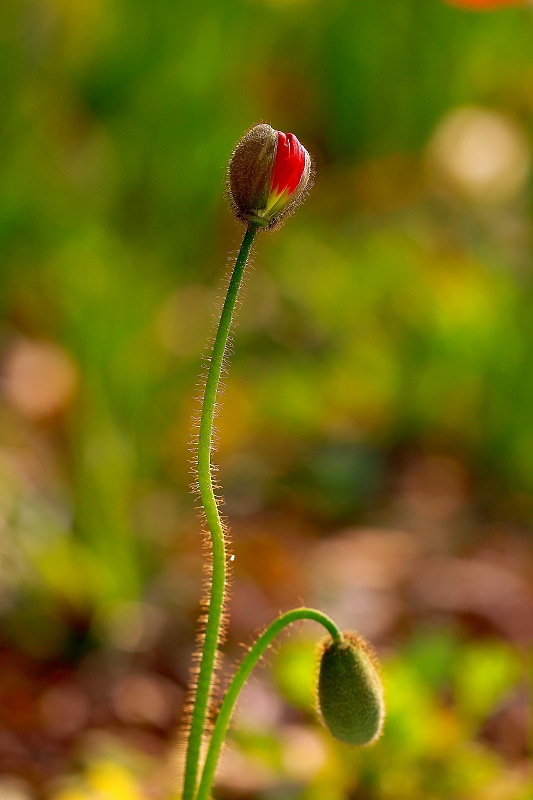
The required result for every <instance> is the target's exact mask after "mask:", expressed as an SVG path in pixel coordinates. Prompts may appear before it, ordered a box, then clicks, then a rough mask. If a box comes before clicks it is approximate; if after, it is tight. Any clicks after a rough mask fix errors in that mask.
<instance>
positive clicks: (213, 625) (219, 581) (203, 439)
mask: <svg viewBox="0 0 533 800" xmlns="http://www.w3.org/2000/svg"><path fill="white" fill-rule="evenodd" d="M257 228H258V226H257V225H255V224H253V223H250V224H249V226H248V228H247V230H246V233H245V234H244V239H243V241H242V245H241V249H240V250H239V254H238V256H237V260H236V261H235V266H234V268H233V273H232V275H231V279H230V282H229V286H228V291H227V294H226V299H225V301H224V305H223V307H222V313H221V315H220V322H219V324H218V329H217V333H216V336H215V343H214V345H213V352H212V355H211V360H210V363H209V370H208V373H207V380H206V384H205V392H204V400H203V404H202V414H201V417H200V432H199V436H198V485H199V489H200V497H201V499H202V505H203V508H204V512H205V518H206V521H207V526H208V528H209V533H210V535H211V546H212V561H211V565H212V573H211V595H210V598H209V608H208V612H207V622H206V626H205V632H204V640H203V647H202V655H201V660H200V667H199V671H198V679H197V683H196V696H195V700H194V705H193V710H192V715H191V720H190V727H189V739H188V745H187V756H186V762H185V777H184V784H183V800H194V797H195V792H196V783H197V776H198V766H199V761H200V753H201V749H202V744H203V739H204V731H205V727H206V721H207V713H208V709H209V703H210V700H211V695H212V690H213V681H214V670H215V664H216V656H217V651H218V646H219V643H220V639H221V628H222V619H223V614H224V605H225V597H226V583H227V558H226V542H225V536H224V525H223V523H222V520H221V519H220V514H219V511H218V504H217V500H216V497H215V492H214V488H213V476H212V464H211V450H212V439H213V420H214V415H215V406H216V399H217V393H218V388H219V383H220V375H221V372H222V364H223V362H224V355H225V352H226V348H227V345H228V336H229V332H230V328H231V321H232V319H233V314H234V312H235V304H236V302H237V297H238V295H239V289H240V286H241V282H242V277H243V275H244V269H245V267H246V262H247V261H248V256H249V254H250V249H251V247H252V242H253V240H254V237H255V234H256V233H257Z"/></svg>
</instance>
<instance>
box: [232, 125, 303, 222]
mask: <svg viewBox="0 0 533 800" xmlns="http://www.w3.org/2000/svg"><path fill="white" fill-rule="evenodd" d="M310 174H311V157H310V155H309V153H308V152H307V150H306V149H305V147H303V146H302V145H301V144H300V142H299V141H298V139H297V138H296V136H295V135H294V134H293V133H283V132H282V131H276V130H274V128H272V127H271V126H270V125H267V124H266V123H261V124H259V125H254V127H253V128H250V130H249V131H248V132H247V133H245V135H244V136H243V138H242V139H241V140H240V141H239V142H238V144H237V146H236V147H235V150H234V151H233V154H232V156H231V159H230V162H229V168H228V190H229V195H230V199H231V203H232V206H233V210H234V212H235V214H236V216H237V217H238V219H240V220H242V221H243V222H254V223H256V224H258V225H260V226H261V227H263V228H270V229H272V228H274V227H276V226H277V225H278V224H279V223H280V222H281V220H282V219H283V218H285V217H286V216H287V215H288V214H290V213H291V212H292V211H293V210H294V209H295V208H296V206H297V205H298V203H299V202H300V201H301V200H302V199H303V197H304V195H305V192H306V189H308V188H309V179H310Z"/></svg>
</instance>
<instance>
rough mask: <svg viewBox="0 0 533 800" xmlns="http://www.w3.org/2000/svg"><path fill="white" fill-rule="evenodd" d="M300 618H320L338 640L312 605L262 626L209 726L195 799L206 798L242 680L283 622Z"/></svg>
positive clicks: (338, 635) (328, 621)
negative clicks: (208, 735) (212, 722)
mask: <svg viewBox="0 0 533 800" xmlns="http://www.w3.org/2000/svg"><path fill="white" fill-rule="evenodd" d="M300 619H311V620H314V621H315V622H320V623H321V625H323V626H324V627H325V628H326V629H327V630H328V631H329V633H330V634H331V636H332V638H333V639H334V641H341V640H342V634H341V632H340V631H339V629H338V628H337V626H336V625H335V623H334V622H333V620H332V619H330V618H329V617H328V616H326V614H323V613H322V612H321V611H316V610H315V609H313V608H296V609H294V610H293V611H287V612H286V613H285V614H282V615H281V616H280V617H278V619H276V620H275V621H274V622H273V623H272V624H271V625H270V626H269V627H268V628H267V629H266V631H265V632H264V633H263V634H262V635H261V636H260V637H259V639H258V640H257V641H256V642H255V644H254V645H252V647H251V648H250V650H249V651H248V653H247V654H246V656H245V657H244V659H243V661H242V662H241V665H240V667H239V668H238V670H237V672H236V673H235V675H234V677H233V680H232V681H231V683H230V685H229V687H228V689H227V691H226V694H225V695H224V699H223V701H222V704H221V706H220V710H219V712H218V716H217V720H216V722H215V726H214V728H213V733H212V734H211V741H210V743H209V750H208V752H207V757H206V760H205V765H204V771H203V774H202V780H201V782H200V788H199V789H198V795H197V800H209V797H210V791H211V786H212V784H213V779H214V776H215V770H216V766H217V763H218V758H219V755H220V750H221V747H222V744H223V742H224V738H225V736H226V731H227V729H228V725H229V722H230V719H231V715H232V713H233V708H234V706H235V703H236V701H237V697H238V696H239V693H240V691H241V689H242V687H243V686H244V683H245V682H246V680H247V678H248V677H249V675H250V673H251V671H252V670H253V668H254V667H255V665H256V664H257V662H258V661H259V659H260V658H261V657H262V656H263V654H264V653H265V650H267V648H268V647H269V645H270V644H271V643H272V641H273V640H274V639H275V638H276V636H277V635H278V633H280V631H282V630H283V628H285V627H286V626H287V625H290V624H291V622H295V621H296V620H300Z"/></svg>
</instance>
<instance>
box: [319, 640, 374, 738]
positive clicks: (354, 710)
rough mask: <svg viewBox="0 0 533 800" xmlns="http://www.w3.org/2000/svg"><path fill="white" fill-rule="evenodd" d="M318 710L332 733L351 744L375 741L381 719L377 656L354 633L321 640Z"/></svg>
mask: <svg viewBox="0 0 533 800" xmlns="http://www.w3.org/2000/svg"><path fill="white" fill-rule="evenodd" d="M317 705H318V712H319V714H320V716H321V718H322V720H323V722H324V725H325V726H326V728H328V730H329V731H330V733H331V734H332V736H334V737H335V738H336V739H339V740H340V741H341V742H345V743H346V744H352V745H359V746H363V745H367V744H371V743H372V742H375V741H376V739H378V738H379V736H380V734H381V730H382V728H383V721H384V718H385V705H384V702H383V687H382V685H381V680H380V678H379V675H378V671H377V659H376V656H375V655H374V653H373V651H372V649H371V648H370V646H369V644H368V643H367V642H366V641H365V640H364V639H362V638H361V637H360V636H357V635H356V634H354V633H345V634H343V638H342V641H340V642H335V641H333V640H332V639H331V637H328V638H327V639H326V640H325V641H324V642H323V643H322V656H321V659H320V667H319V675H318V698H317Z"/></svg>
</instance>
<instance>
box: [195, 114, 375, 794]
mask: <svg viewBox="0 0 533 800" xmlns="http://www.w3.org/2000/svg"><path fill="white" fill-rule="evenodd" d="M310 175H311V159H310V156H309V153H308V152H307V150H306V149H305V148H304V147H302V145H301V144H300V142H299V141H298V139H297V138H296V137H295V136H294V135H293V134H292V133H288V134H285V133H282V132H281V131H276V130H274V129H273V128H271V127H270V125H266V124H260V125H255V126H254V127H253V128H251V129H250V130H249V131H248V132H247V133H246V134H245V135H244V137H243V138H242V139H241V141H240V142H239V143H238V144H237V146H236V148H235V150H234V151H233V155H232V157H231V160H230V163H229V168H228V193H229V196H230V200H231V203H232V207H233V210H234V213H235V216H236V217H237V219H239V220H240V221H242V222H244V224H245V225H246V232H245V234H244V238H243V241H242V245H241V248H240V250H239V254H238V256H237V259H236V261H235V266H234V268H233V272H232V274H231V278H230V282H229V285H228V290H227V293H226V298H225V300H224V305H223V307H222V312H221V316H220V321H219V324H218V328H217V332H216V335H215V341H214V345H213V350H212V354H211V358H210V361H209V368H208V371H207V379H206V384H205V392H204V397H203V403H202V411H201V415H200V426H199V436H198V463H197V466H198V488H199V491H200V497H201V500H202V505H203V509H204V512H205V519H206V523H207V527H208V530H209V536H210V543H211V559H210V566H211V579H210V586H209V598H208V600H207V601H206V604H207V618H206V623H205V628H204V630H203V633H202V636H201V642H202V646H201V652H200V654H199V668H198V671H197V674H196V682H195V686H194V699H193V703H192V711H191V715H190V718H189V724H188V727H187V749H186V760H185V771H184V779H183V791H182V794H181V800H209V797H210V792H211V786H212V783H213V780H214V776H215V770H216V766H217V762H218V758H219V754H220V750H221V748H222V744H223V741H224V737H225V735H226V731H227V728H228V725H229V722H230V719H231V715H232V712H233V708H234V706H235V702H236V700H237V697H238V695H239V693H240V691H241V689H242V687H243V685H244V683H245V681H246V679H247V678H248V676H249V675H250V673H251V671H252V669H253V668H254V666H255V665H256V664H257V662H258V661H259V660H260V659H261V657H262V655H263V654H264V652H265V650H266V649H267V648H268V647H269V645H270V644H271V642H272V641H273V639H274V638H275V637H276V636H277V635H278V634H279V633H280V632H281V631H282V630H283V629H284V628H285V627H286V626H287V625H289V624H290V623H292V622H294V621H296V620H301V619H311V620H314V621H315V622H318V623H320V624H321V625H323V626H324V627H325V628H326V630H327V631H328V633H329V637H328V640H327V641H328V642H329V643H330V644H329V645H328V648H326V651H325V652H326V657H327V656H329V652H330V650H332V652H334V659H333V670H332V669H330V668H329V661H328V662H327V667H328V669H327V670H326V679H327V678H328V675H329V673H332V674H333V672H335V670H336V672H335V675H334V681H333V682H334V683H335V682H336V681H337V673H338V674H339V675H340V676H341V678H340V680H341V682H342V681H345V677H344V675H345V674H346V680H347V681H348V683H346V686H345V687H344V688H343V692H344V694H343V697H344V696H346V697H348V698H349V699H350V701H351V703H352V707H356V706H357V702H358V698H361V697H362V698H363V699H364V701H365V703H367V705H368V702H369V701H368V697H369V691H368V687H367V684H368V683H369V681H371V680H373V674H372V675H370V677H369V676H368V675H367V674H366V672H368V670H366V662H365V661H364V658H363V657H361V658H359V660H358V661H357V664H356V666H357V667H359V664H360V662H361V663H363V667H362V668H360V669H359V668H358V669H356V668H355V667H353V665H352V661H354V664H355V660H354V659H355V657H354V658H353V659H352V661H350V662H349V666H350V670H348V671H347V670H345V669H344V662H343V661H342V659H343V658H344V657H345V651H346V648H347V647H348V644H347V643H348V642H349V641H350V642H351V641H352V640H351V639H349V638H347V637H346V636H345V635H344V634H342V633H341V632H340V631H339V629H338V628H337V626H336V625H335V623H334V622H333V620H331V619H330V618H329V617H327V616H326V615H325V614H323V613H322V612H321V611H317V610H315V609H310V608H298V609H293V610H292V611H288V612H286V613H285V614H282V615H281V616H280V617H279V618H278V619H277V620H275V621H274V622H273V623H272V624H271V625H270V626H269V627H268V628H267V629H266V630H265V631H264V633H263V634H262V635H261V636H260V637H259V639H258V640H257V641H256V642H255V644H254V645H252V647H251V648H250V650H249V651H248V653H247V655H246V656H245V657H244V659H243V661H242V663H241V665H240V667H239V668H238V669H237V671H236V673H235V675H234V677H233V680H232V681H231V683H230V684H229V687H228V689H227V691H226V694H225V696H224V699H223V700H222V704H221V706H220V708H219V710H218V714H217V717H216V721H215V723H214V726H213V729H212V731H211V734H210V736H209V737H208V728H209V722H208V716H209V711H210V706H211V702H212V695H213V687H214V682H215V672H216V667H217V653H218V648H219V646H220V644H221V640H222V637H223V632H224V621H225V613H224V608H225V602H226V586H227V573H228V558H227V552H226V539H225V527H224V524H223V522H222V520H221V518H220V514H219V510H218V500H217V498H216V497H215V492H214V486H213V477H212V463H211V455H212V439H213V420H214V416H215V409H216V402H217V395H218V391H219V384H220V377H221V373H222V366H223V363H224V359H225V355H226V351H227V346H228V337H229V333H230V329H231V324H232V320H233V316H234V312H235V306H236V302H237V297H238V295H239V289H240V286H241V283H242V279H243V276H244V272H245V268H246V264H247V261H248V258H249V255H250V250H251V247H252V244H253V241H254V238H255V235H256V234H257V232H258V231H259V230H261V229H269V230H273V229H274V228H275V227H278V226H279V225H280V224H281V223H282V222H283V221H284V220H285V219H286V218H287V216H288V215H289V214H291V213H292V212H293V211H294V209H295V208H296V207H297V205H298V204H299V203H300V202H301V201H302V199H303V197H304V196H305V193H306V192H307V190H308V188H309V185H310ZM347 636H349V635H347ZM358 641H359V640H358ZM350 647H351V645H350ZM339 653H340V656H339V655H337V654H339ZM348 657H349V658H352V650H349V652H348ZM341 661H342V663H341ZM322 662H324V656H323V658H322ZM339 663H340V667H339V666H338V664H339ZM328 670H329V671H328ZM365 670H366V672H365ZM322 672H324V670H323V668H322V666H321V673H322ZM376 680H377V679H376ZM365 681H366V682H365ZM361 682H362V683H361ZM330 683H331V681H330ZM359 683H361V685H362V689H361V688H360V687H359V686H358V684H359ZM322 685H326V683H324V680H322V683H321V684H320V686H322ZM373 686H374V684H372V687H373ZM328 687H329V684H328V685H326V688H327V689H328V691H327V692H326V694H324V692H322V695H323V696H324V697H325V698H326V704H325V707H326V710H325V711H324V709H322V716H323V719H324V721H325V723H326V724H327V726H328V727H329V729H330V731H331V732H332V733H333V734H334V735H337V732H336V728H335V720H333V723H331V716H332V714H331V713H330V712H329V706H328V705H327V701H328V699H329V696H330V695H331V691H329V688H328ZM376 691H377V689H376ZM328 692H329V693H328ZM365 692H366V693H365ZM370 693H371V692H370ZM322 695H321V699H322ZM333 695H334V698H333V699H334V700H335V698H336V696H337V691H336V689H335V690H334V692H333ZM354 698H355V701H354V700H353V699H354ZM370 699H372V698H370ZM334 713H335V712H333V716H334ZM349 724H350V720H349ZM355 730H356V731H358V729H357V728H355ZM342 731H344V729H342ZM349 732H350V733H351V732H352V728H349ZM376 735H377V734H376ZM208 738H209V741H208ZM205 751H207V753H206V756H205V761H204V762H203V765H202V761H203V753H204V752H205ZM202 767H203V768H202ZM199 778H200V779H199Z"/></svg>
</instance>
